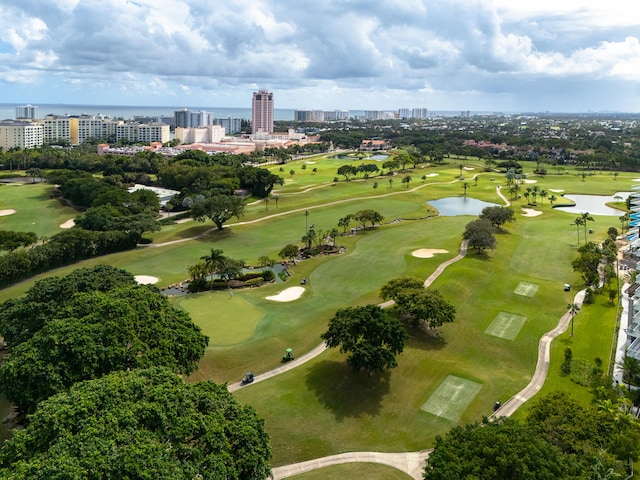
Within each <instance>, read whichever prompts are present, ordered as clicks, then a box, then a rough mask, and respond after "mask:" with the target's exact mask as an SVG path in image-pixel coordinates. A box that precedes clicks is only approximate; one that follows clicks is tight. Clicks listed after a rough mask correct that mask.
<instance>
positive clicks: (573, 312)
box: [567, 303, 580, 337]
mask: <svg viewBox="0 0 640 480" xmlns="http://www.w3.org/2000/svg"><path fill="white" fill-rule="evenodd" d="M567 307H568V308H569V313H570V314H571V336H572V337H573V319H574V318H575V316H576V314H577V313H578V310H580V307H579V306H578V305H577V304H575V303H570V304H569V305H567Z"/></svg>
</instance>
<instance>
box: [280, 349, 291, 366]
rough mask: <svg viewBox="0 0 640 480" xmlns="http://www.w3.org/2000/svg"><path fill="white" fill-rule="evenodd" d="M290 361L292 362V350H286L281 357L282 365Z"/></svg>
mask: <svg viewBox="0 0 640 480" xmlns="http://www.w3.org/2000/svg"><path fill="white" fill-rule="evenodd" d="M291 360H293V350H292V349H290V348H287V350H286V352H285V353H284V355H283V356H282V363H286V362H290V361H291Z"/></svg>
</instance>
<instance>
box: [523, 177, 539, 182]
mask: <svg viewBox="0 0 640 480" xmlns="http://www.w3.org/2000/svg"><path fill="white" fill-rule="evenodd" d="M523 182H524V183H538V180H529V179H528V178H525V179H524V180H523Z"/></svg>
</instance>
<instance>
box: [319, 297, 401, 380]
mask: <svg viewBox="0 0 640 480" xmlns="http://www.w3.org/2000/svg"><path fill="white" fill-rule="evenodd" d="M321 337H322V339H323V340H324V341H325V343H326V345H327V346H328V347H329V348H335V347H340V351H341V352H343V353H348V354H349V357H348V359H347V363H349V365H351V367H352V368H353V369H354V370H355V371H356V372H357V371H366V372H368V373H370V374H371V373H373V372H384V371H386V370H389V369H391V368H395V367H397V366H398V363H397V362H396V355H398V354H399V353H402V351H403V350H404V342H405V340H406V339H407V337H408V334H407V331H406V329H405V328H404V325H402V322H400V321H399V320H398V319H396V318H394V317H392V316H391V315H389V314H388V313H387V312H385V311H384V310H382V309H381V308H380V307H379V306H377V305H365V306H363V307H348V308H343V309H340V310H338V311H337V312H336V314H335V316H334V317H333V318H332V319H331V321H330V322H329V328H328V330H327V331H326V332H325V333H323V334H322V335H321Z"/></svg>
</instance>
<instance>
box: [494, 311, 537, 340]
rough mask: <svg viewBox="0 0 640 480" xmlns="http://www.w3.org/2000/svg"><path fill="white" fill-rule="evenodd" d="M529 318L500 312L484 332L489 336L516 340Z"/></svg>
mask: <svg viewBox="0 0 640 480" xmlns="http://www.w3.org/2000/svg"><path fill="white" fill-rule="evenodd" d="M526 321H527V317H523V316H522V315H516V314H515V313H507V312H500V313H498V315H497V316H496V318H495V319H494V320H493V322H491V325H489V326H488V327H487V329H486V330H485V331H484V333H486V334H487V335H492V336H494V337H500V338H504V339H506V340H515V338H516V337H517V336H518V333H520V329H521V328H522V327H523V325H524V322H526Z"/></svg>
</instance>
